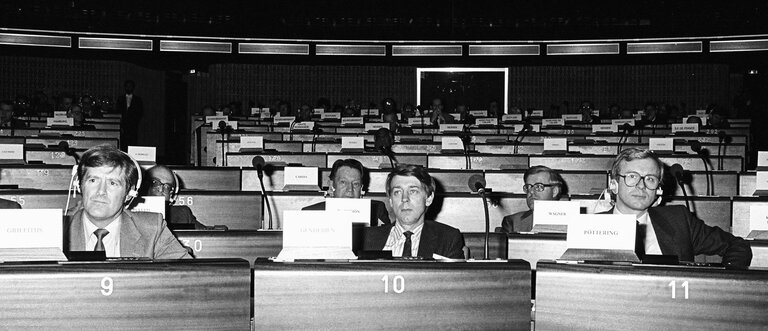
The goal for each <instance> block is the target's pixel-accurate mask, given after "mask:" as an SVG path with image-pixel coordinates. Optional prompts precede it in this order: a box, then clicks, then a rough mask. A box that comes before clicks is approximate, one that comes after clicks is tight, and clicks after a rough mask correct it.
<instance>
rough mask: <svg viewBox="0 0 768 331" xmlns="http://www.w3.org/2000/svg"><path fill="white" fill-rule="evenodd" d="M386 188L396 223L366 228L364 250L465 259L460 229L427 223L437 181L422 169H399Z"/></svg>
mask: <svg viewBox="0 0 768 331" xmlns="http://www.w3.org/2000/svg"><path fill="white" fill-rule="evenodd" d="M386 188H387V196H388V197H389V203H390V204H391V206H392V211H393V213H394V214H395V223H394V224H389V225H385V226H379V227H371V228H367V229H366V232H365V237H364V249H365V250H386V251H392V255H393V256H402V257H412V256H420V257H425V258H432V257H433V254H438V255H440V256H443V257H448V258H454V259H463V258H464V252H463V250H462V249H463V248H464V238H463V237H462V235H461V233H460V232H459V230H458V229H455V228H453V227H450V226H448V225H445V224H442V223H438V222H434V221H425V220H424V215H425V214H426V211H427V208H429V206H430V205H431V204H432V201H433V200H434V198H435V181H434V180H433V179H432V176H430V175H429V173H427V171H426V170H425V169H424V168H423V167H421V166H417V165H403V166H400V167H398V168H397V169H395V170H394V171H392V172H391V173H390V174H389V176H387V181H386Z"/></svg>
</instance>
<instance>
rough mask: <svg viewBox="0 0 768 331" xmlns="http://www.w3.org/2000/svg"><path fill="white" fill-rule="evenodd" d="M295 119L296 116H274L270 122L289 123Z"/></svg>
mask: <svg viewBox="0 0 768 331" xmlns="http://www.w3.org/2000/svg"><path fill="white" fill-rule="evenodd" d="M295 121H296V117H294V116H275V117H274V118H273V119H272V122H273V123H275V124H283V123H286V124H288V125H290V124H291V123H293V122H295Z"/></svg>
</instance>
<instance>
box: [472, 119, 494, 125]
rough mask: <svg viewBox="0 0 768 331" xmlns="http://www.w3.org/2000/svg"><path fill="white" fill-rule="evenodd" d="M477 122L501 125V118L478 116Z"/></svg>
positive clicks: (478, 123)
mask: <svg viewBox="0 0 768 331" xmlns="http://www.w3.org/2000/svg"><path fill="white" fill-rule="evenodd" d="M475 124H477V125H492V126H497V125H499V119H498V118H477V119H475Z"/></svg>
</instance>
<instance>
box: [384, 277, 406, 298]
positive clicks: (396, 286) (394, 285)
mask: <svg viewBox="0 0 768 331" xmlns="http://www.w3.org/2000/svg"><path fill="white" fill-rule="evenodd" d="M381 281H382V282H383V283H384V293H389V291H390V288H391V291H392V292H394V293H397V294H400V293H403V292H405V277H403V276H401V275H397V276H394V277H392V278H391V280H390V277H389V275H384V276H383V277H381ZM390 286H391V287H390Z"/></svg>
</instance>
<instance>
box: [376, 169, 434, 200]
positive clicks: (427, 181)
mask: <svg viewBox="0 0 768 331" xmlns="http://www.w3.org/2000/svg"><path fill="white" fill-rule="evenodd" d="M395 176H404V177H416V179H418V180H419V182H421V185H423V186H424V189H425V190H426V191H427V195H428V196H429V195H432V193H434V192H435V180H434V179H433V178H432V176H430V175H429V173H428V172H427V169H426V168H424V167H422V166H420V165H415V164H401V165H398V166H397V168H395V170H392V172H390V173H389V175H387V182H386V185H387V187H386V190H387V196H389V195H391V194H392V187H391V184H392V179H393V178H395Z"/></svg>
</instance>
